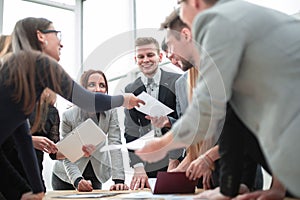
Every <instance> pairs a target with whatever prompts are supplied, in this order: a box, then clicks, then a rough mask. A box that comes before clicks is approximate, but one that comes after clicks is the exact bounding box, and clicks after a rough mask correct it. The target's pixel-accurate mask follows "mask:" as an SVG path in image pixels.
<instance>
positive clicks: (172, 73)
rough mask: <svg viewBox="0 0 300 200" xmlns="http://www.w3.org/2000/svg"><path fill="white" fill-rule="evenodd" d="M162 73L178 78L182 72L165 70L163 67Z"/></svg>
mask: <svg viewBox="0 0 300 200" xmlns="http://www.w3.org/2000/svg"><path fill="white" fill-rule="evenodd" d="M161 75H162V76H164V77H172V78H175V79H178V78H179V77H180V76H181V74H178V73H175V72H169V71H165V70H163V69H161Z"/></svg>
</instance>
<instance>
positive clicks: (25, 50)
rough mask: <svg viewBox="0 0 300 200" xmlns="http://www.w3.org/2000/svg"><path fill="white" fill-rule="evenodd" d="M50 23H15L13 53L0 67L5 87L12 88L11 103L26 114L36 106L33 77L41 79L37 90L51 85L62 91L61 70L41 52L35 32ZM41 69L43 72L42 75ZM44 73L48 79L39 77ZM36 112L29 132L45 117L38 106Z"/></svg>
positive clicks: (37, 20)
mask: <svg viewBox="0 0 300 200" xmlns="http://www.w3.org/2000/svg"><path fill="white" fill-rule="evenodd" d="M50 24H52V22H51V21H49V20H47V19H45V18H33V17H29V18H25V19H22V20H20V21H18V22H17V23H16V25H15V28H14V30H13V33H12V49H13V54H12V55H11V56H10V57H9V58H8V59H7V60H6V61H5V63H3V66H2V67H1V73H2V71H4V73H5V76H6V81H5V84H6V85H8V86H10V87H12V88H13V89H14V93H13V94H12V98H13V100H14V101H15V103H20V102H22V103H23V107H22V108H23V112H24V113H25V114H26V115H28V114H30V113H32V111H33V109H34V107H35V105H36V99H37V98H38V96H37V95H38V94H37V89H38V88H36V86H37V82H36V81H37V80H36V78H37V77H38V78H39V79H41V81H40V82H39V83H38V84H39V85H38V86H40V87H41V89H43V88H45V87H46V86H52V88H51V89H53V90H54V91H56V92H57V93H61V91H62V88H61V85H60V84H61V82H62V78H61V74H62V73H64V70H63V69H62V68H61V67H60V66H59V64H58V63H57V62H56V61H55V60H54V59H53V58H51V57H49V56H47V55H46V54H43V53H41V44H40V43H39V41H38V38H37V30H45V29H47V28H48V27H49V26H50ZM37 65H39V67H38V68H37ZM45 68H47V73H46V72H44V71H43V72H42V70H44V69H45ZM38 69H39V70H41V71H39V70H38ZM45 73H46V74H47V77H49V78H48V79H47V78H46V77H43V76H45ZM70 92H71V91H70ZM39 101H40V100H39ZM36 113H37V114H36V117H35V122H34V125H33V127H32V129H33V130H35V129H36V128H37V127H38V124H39V123H40V119H41V115H43V114H45V113H42V109H41V108H40V105H39V103H38V107H37V111H36Z"/></svg>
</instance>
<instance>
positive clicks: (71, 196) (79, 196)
mask: <svg viewBox="0 0 300 200" xmlns="http://www.w3.org/2000/svg"><path fill="white" fill-rule="evenodd" d="M118 194H121V193H90V194H87V193H85V194H67V195H61V196H56V197H55V198H59V199H82V198H101V197H111V196H115V195H118Z"/></svg>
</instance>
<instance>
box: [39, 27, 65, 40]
mask: <svg viewBox="0 0 300 200" xmlns="http://www.w3.org/2000/svg"><path fill="white" fill-rule="evenodd" d="M40 31H41V32H42V33H44V34H47V33H55V34H56V37H57V38H58V39H59V41H61V31H57V30H40Z"/></svg>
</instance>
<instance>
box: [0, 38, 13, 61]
mask: <svg viewBox="0 0 300 200" xmlns="http://www.w3.org/2000/svg"><path fill="white" fill-rule="evenodd" d="M10 52H12V46H11V36H10V35H1V36H0V58H1V57H3V56H4V55H6V54H8V53H10Z"/></svg>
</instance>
